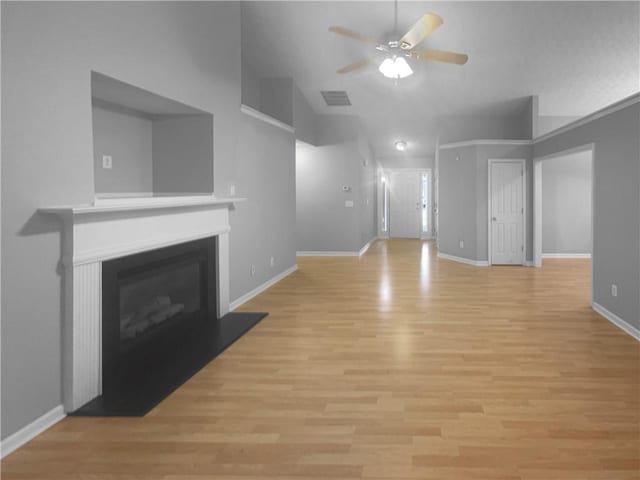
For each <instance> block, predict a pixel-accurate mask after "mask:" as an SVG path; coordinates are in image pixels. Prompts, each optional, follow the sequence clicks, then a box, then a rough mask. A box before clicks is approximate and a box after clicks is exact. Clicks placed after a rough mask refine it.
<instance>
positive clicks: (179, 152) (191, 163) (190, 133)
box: [153, 115, 214, 193]
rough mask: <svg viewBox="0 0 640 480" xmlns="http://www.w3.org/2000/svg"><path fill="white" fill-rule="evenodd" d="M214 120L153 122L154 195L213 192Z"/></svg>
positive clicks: (201, 117)
mask: <svg viewBox="0 0 640 480" xmlns="http://www.w3.org/2000/svg"><path fill="white" fill-rule="evenodd" d="M212 153H213V116H212V115H184V116H183V115H177V116H174V117H169V118H159V119H157V120H154V121H153V191H154V192H156V193H211V192H213V164H214V162H213V158H212Z"/></svg>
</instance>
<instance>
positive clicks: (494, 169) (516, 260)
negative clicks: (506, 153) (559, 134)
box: [488, 160, 525, 265]
mask: <svg viewBox="0 0 640 480" xmlns="http://www.w3.org/2000/svg"><path fill="white" fill-rule="evenodd" d="M524 174H525V163H524V160H489V229H488V230H489V263H490V264H492V265H524V256H525V253H524V218H525V215H524V214H525V212H524V205H525V202H524V192H525V188H524V185H525V182H524Z"/></svg>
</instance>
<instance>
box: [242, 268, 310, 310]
mask: <svg viewBox="0 0 640 480" xmlns="http://www.w3.org/2000/svg"><path fill="white" fill-rule="evenodd" d="M296 270H298V265H297V264H296V265H294V266H293V267H290V268H287V269H286V270H285V271H284V272H282V273H279V274H278V275H276V276H275V277H272V278H270V279H269V280H267V281H266V282H264V283H263V284H262V285H259V286H257V287H256V288H254V289H253V290H251V291H250V292H248V293H245V294H244V295H242V296H241V297H239V298H236V299H235V300H234V301H233V302H231V304H230V305H229V310H230V311H234V310H235V309H236V308H238V307H239V306H240V305H242V304H243V303H246V302H248V301H249V300H251V299H252V298H253V297H255V296H256V295H259V294H260V293H262V292H264V291H265V290H266V289H267V288H269V287H272V286H273V285H275V284H276V283H278V282H279V281H280V280H282V279H283V278H285V277H287V276H288V275H291V274H292V273H293V272H295V271H296Z"/></svg>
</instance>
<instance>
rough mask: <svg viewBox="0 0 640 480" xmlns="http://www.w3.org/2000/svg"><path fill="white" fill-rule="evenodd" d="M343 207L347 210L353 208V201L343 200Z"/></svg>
mask: <svg viewBox="0 0 640 480" xmlns="http://www.w3.org/2000/svg"><path fill="white" fill-rule="evenodd" d="M344 206H345V207H347V208H353V200H345V202H344Z"/></svg>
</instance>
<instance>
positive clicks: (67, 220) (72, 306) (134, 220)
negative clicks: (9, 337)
mask: <svg viewBox="0 0 640 480" xmlns="http://www.w3.org/2000/svg"><path fill="white" fill-rule="evenodd" d="M242 200H243V199H238V198H218V197H215V196H214V195H197V196H178V197H149V198H135V197H132V198H115V199H100V200H98V199H96V200H95V201H94V202H93V203H92V204H84V205H62V206H51V207H45V208H41V209H40V212H43V213H47V214H55V215H58V216H59V217H60V218H61V219H62V221H63V223H64V226H63V231H62V264H63V265H64V277H63V292H64V320H63V325H62V377H63V400H64V407H65V411H66V412H67V413H70V414H71V413H77V414H80V415H81V414H86V415H111V414H115V415H118V414H122V415H127V414H132V415H140V414H143V413H145V412H146V411H148V408H150V407H149V405H151V406H152V404H153V402H150V401H146V400H145V401H146V404H144V405H143V403H144V402H142V401H141V402H140V404H139V405H136V409H131V410H127V411H125V409H124V408H123V405H126V404H127V402H126V401H125V402H122V401H117V402H116V401H114V400H113V397H112V396H111V394H110V393H109V392H110V388H111V387H110V385H116V387H118V385H119V387H118V388H119V389H120V393H127V392H129V393H128V395H129V396H130V397H133V396H134V394H133V393H132V391H131V390H127V389H126V388H123V386H124V387H126V386H127V382H128V381H129V380H128V378H135V375H136V373H140V374H144V375H153V374H159V372H160V369H159V368H153V369H147V370H146V371H143V372H136V369H139V370H142V365H147V364H145V363H144V362H142V363H137V362H132V363H130V364H129V367H128V368H125V369H123V367H121V366H118V367H117V368H120V369H121V370H120V371H125V372H129V370H131V373H126V374H124V377H123V376H119V375H113V376H111V374H110V373H108V372H109V368H110V367H109V366H107V369H106V372H105V371H103V368H102V367H103V365H102V363H103V352H102V350H103V347H104V345H103V338H102V335H103V329H102V324H103V313H104V312H103V304H105V303H106V302H103V298H102V294H103V288H102V286H103V285H102V284H103V269H107V270H108V269H109V268H110V267H109V265H117V263H114V264H111V263H110V262H112V261H115V262H119V261H124V262H125V263H126V262H127V261H128V260H122V259H130V258H137V255H138V254H141V255H146V254H147V253H148V254H149V255H151V257H144V256H143V257H139V258H142V259H143V260H144V259H145V258H146V259H152V260H151V262H150V263H153V258H154V256H155V255H160V254H163V253H164V252H163V250H164V249H165V248H167V247H173V246H180V245H186V244H189V243H190V242H194V241H200V240H202V239H206V240H205V241H207V242H209V244H210V245H211V242H212V241H213V242H214V245H215V247H211V246H210V247H208V248H209V249H211V248H213V250H209V252H208V254H207V255H208V257H209V260H208V261H207V262H208V263H207V265H208V266H207V267H203V266H202V264H201V263H200V261H197V262H196V263H197V264H198V265H199V266H198V267H195V268H198V269H199V271H200V272H203V271H204V270H208V272H207V278H208V280H207V281H208V282H209V283H208V284H207V286H206V288H205V287H203V286H202V283H201V284H200V285H201V290H200V297H199V298H200V301H199V302H198V301H195V303H196V304H197V303H199V304H200V305H202V302H203V300H202V298H203V296H204V297H206V300H205V301H206V302H207V313H208V315H209V318H213V317H215V318H216V319H217V324H216V322H213V321H212V322H210V323H209V324H206V325H207V326H208V327H209V328H214V327H215V328H217V330H216V335H214V339H213V340H211V337H210V336H207V335H200V339H201V340H202V341H203V342H204V341H206V342H210V341H212V342H214V343H215V348H214V351H216V352H218V353H219V352H220V351H221V350H222V349H224V348H225V347H226V346H228V345H229V344H230V343H231V342H232V341H234V340H235V339H236V338H238V336H239V335H241V334H242V333H243V332H244V331H246V330H247V329H248V328H250V327H251V325H253V324H255V322H256V320H255V318H253V319H251V318H249V317H246V318H240V319H239V318H238V316H237V315H234V316H232V317H230V316H229V314H228V313H229V230H230V228H229V208H231V207H233V204H234V203H235V202H239V201H242ZM212 239H215V240H212ZM178 248H182V247H178ZM154 252H156V253H154ZM158 252H160V253H158ZM212 252H213V253H212ZM177 256H180V255H177ZM172 257H173V256H172ZM211 258H213V263H211V262H212V260H211ZM178 263H179V262H178ZM135 266H137V264H136V265H133V264H131V265H129V267H130V268H124V269H123V270H125V271H126V272H128V273H129V274H131V275H127V274H123V276H122V280H123V282H122V285H120V286H122V287H123V288H124V293H123V296H126V295H129V294H130V293H131V292H134V291H136V290H137V288H138V287H136V286H135V283H136V281H137V279H139V277H137V276H136V273H135ZM184 268H185V271H184V272H183V273H182V274H184V275H187V276H188V275H189V272H190V269H191V268H194V267H193V266H191V267H190V266H189V262H187V263H186V264H185V265H184ZM211 269H213V270H214V272H215V273H214V274H213V275H211ZM182 274H181V275H182ZM154 275H160V276H161V275H162V267H161V266H160V265H158V266H157V268H156V269H153V268H152V269H151V276H154ZM140 278H141V277H140ZM211 282H215V284H213V283H211ZM178 283H179V282H178ZM120 286H118V285H116V287H114V286H112V287H110V288H111V289H113V288H120ZM110 292H111V293H109V292H105V294H106V295H107V296H109V295H113V290H110ZM115 295H117V296H118V297H119V296H120V294H119V293H116V294H115ZM176 295H177V296H176ZM180 295H181V293H180V292H173V291H172V293H164V292H160V293H159V294H158V295H156V297H167V296H168V297H169V300H167V299H166V298H160V299H159V300H157V301H158V303H159V304H160V305H159V306H160V307H162V306H165V307H166V306H167V302H169V305H168V306H169V307H171V306H173V309H174V310H175V309H178V308H181V309H182V310H181V311H180V312H177V311H175V312H174V313H173V314H170V315H168V316H167V318H166V319H165V320H164V321H163V322H158V324H155V325H149V326H148V327H147V328H146V329H144V330H145V331H142V330H143V328H142V327H143V325H138V326H137V327H136V329H138V328H139V329H140V330H141V331H140V332H137V331H136V332H132V331H131V330H127V331H126V332H125V333H123V337H127V338H126V339H125V338H121V336H120V330H119V328H120V327H119V324H120V320H121V318H120V317H121V312H120V303H119V302H120V300H118V301H117V302H116V303H115V304H112V305H117V308H116V310H117V311H116V313H115V317H116V322H115V325H117V328H118V330H117V333H115V334H114V333H113V332H111V333H112V337H111V342H116V343H117V344H118V349H120V347H122V350H123V351H126V350H127V349H128V348H129V347H133V345H134V344H135V343H136V342H146V340H143V337H142V336H141V335H142V334H144V333H146V334H148V336H149V340H151V338H152V336H154V337H155V336H159V337H162V336H163V334H162V332H163V331H164V330H165V329H168V328H169V327H170V326H171V325H172V324H173V323H178V322H179V321H180V320H181V319H182V317H183V316H185V315H187V314H188V313H194V312H189V311H186V310H193V308H192V306H193V303H194V300H193V299H191V300H189V299H184V298H181V297H180ZM146 301H147V300H142V301H141V304H137V305H136V304H135V303H134V304H129V303H127V304H126V305H125V306H123V310H128V311H127V312H124V311H123V312H122V316H123V317H125V318H123V319H122V320H123V322H124V323H126V320H127V319H126V316H125V314H130V313H133V314H134V315H135V314H136V312H138V310H140V309H141V308H143V307H144V306H145V305H144V302H146ZM180 304H182V305H183V307H178V305H180ZM156 307H158V305H157V306H156ZM131 310H133V312H131ZM158 310H160V309H159V308H158ZM169 311H171V309H169ZM155 313H158V312H155ZM164 314H166V311H165V313H164ZM164 314H163V315H164ZM179 314H183V315H179ZM194 315H195V316H196V317H198V315H202V313H199V314H198V313H194ZM231 318H233V320H231ZM155 319H156V320H158V317H155ZM131 320H132V319H129V322H131ZM184 320H185V321H186V318H185V319H184ZM238 320H240V321H238ZM194 321H196V322H197V320H194ZM152 322H153V320H152ZM201 323H202V322H201ZM165 324H166V325H165ZM130 325H131V324H130ZM200 327H201V328H204V327H202V325H200ZM112 328H115V327H113V325H112ZM147 330H148V331H147ZM186 331H187V332H189V331H194V332H195V331H198V329H194V330H186ZM138 333H139V334H140V335H138ZM184 334H185V335H187V333H184ZM107 335H109V333H107ZM138 336H140V338H138ZM145 336H146V335H145ZM194 336H195V335H194ZM114 338H115V340H114ZM121 340H122V345H120V341H121ZM125 340H126V341H125ZM118 351H119V350H118ZM177 354H178V353H176V354H175V355H177ZM172 355H173V354H172ZM118 356H119V354H118ZM113 358H114V357H113V356H111V357H109V353H107V358H106V359H107V362H110V361H111V360H113ZM116 358H117V357H116ZM180 358H183V357H180ZM165 361H166V363H167V367H168V369H169V370H170V369H172V368H177V365H176V363H177V362H173V363H171V362H170V361H169V360H165ZM117 364H118V365H121V364H122V362H121V361H120V360H118V362H117ZM149 370H151V371H149ZM154 372H157V373H154ZM194 373H195V372H194ZM169 374H171V372H169ZM103 375H104V376H105V378H103ZM127 375H130V377H127ZM112 381H113V382H114V383H113V384H110V382H112ZM158 384H161V382H159V383H158ZM129 385H130V386H131V381H129ZM148 385H152V382H150V383H147V386H148ZM176 386H177V385H176ZM165 387H166V385H165ZM152 390H153V388H151V387H149V388H146V390H145V391H144V392H143V393H144V395H141V397H145V398H146V399H148V398H151V397H152V394H154V393H155V394H156V398H162V397H163V396H164V395H166V394H167V389H166V388H165V390H164V391H160V392H153V391H152ZM103 393H107V397H108V398H109V399H110V400H109V402H108V403H109V405H111V406H114V405H115V406H116V407H117V408H115V407H114V408H113V409H109V408H104V407H105V405H104V403H105V402H104V401H105V398H104V395H103ZM156 401H157V400H156ZM143 406H144V408H142V407H143Z"/></svg>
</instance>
